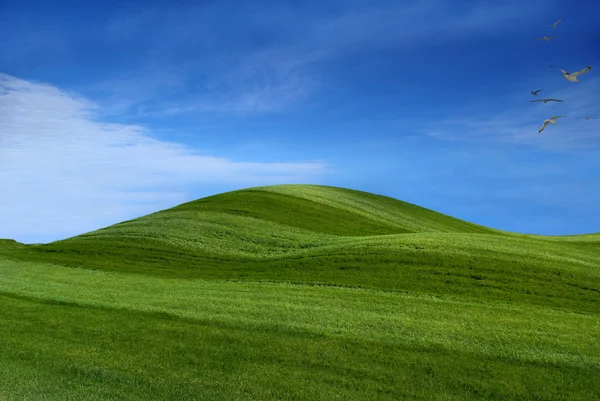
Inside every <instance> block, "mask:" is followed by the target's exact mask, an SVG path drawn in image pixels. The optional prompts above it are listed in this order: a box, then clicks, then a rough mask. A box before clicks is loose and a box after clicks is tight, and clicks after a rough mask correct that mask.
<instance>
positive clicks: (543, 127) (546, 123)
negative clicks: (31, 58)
mask: <svg viewBox="0 0 600 401" xmlns="http://www.w3.org/2000/svg"><path fill="white" fill-rule="evenodd" d="M549 122H550V120H546V121H544V125H542V128H540V130H539V131H538V134H539V133H541V132H542V131H543V130H545V129H546V127H547V126H548V123H549Z"/></svg>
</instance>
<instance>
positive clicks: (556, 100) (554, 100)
mask: <svg viewBox="0 0 600 401" xmlns="http://www.w3.org/2000/svg"><path fill="white" fill-rule="evenodd" d="M546 100H547V101H553V102H562V100H558V99H546Z"/></svg>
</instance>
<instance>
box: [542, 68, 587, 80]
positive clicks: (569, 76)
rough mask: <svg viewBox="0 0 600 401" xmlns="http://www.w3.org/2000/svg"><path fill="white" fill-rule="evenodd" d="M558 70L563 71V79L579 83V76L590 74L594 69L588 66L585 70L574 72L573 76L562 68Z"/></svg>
mask: <svg viewBox="0 0 600 401" xmlns="http://www.w3.org/2000/svg"><path fill="white" fill-rule="evenodd" d="M550 68H556V67H552V66H550ZM556 69H557V70H561V71H562V73H563V78H565V79H566V80H567V81H571V82H579V80H578V79H577V76H579V75H581V74H585V73H586V72H590V70H591V69H592V66H591V65H588V66H587V67H585V68H584V69H583V70H581V71H577V72H574V73H572V74H571V73H570V72H569V71H567V70H563V69H562V68H556Z"/></svg>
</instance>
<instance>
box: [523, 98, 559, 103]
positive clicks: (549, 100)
mask: <svg viewBox="0 0 600 401" xmlns="http://www.w3.org/2000/svg"><path fill="white" fill-rule="evenodd" d="M530 102H533V103H535V102H544V103H548V102H562V100H558V99H536V100H530Z"/></svg>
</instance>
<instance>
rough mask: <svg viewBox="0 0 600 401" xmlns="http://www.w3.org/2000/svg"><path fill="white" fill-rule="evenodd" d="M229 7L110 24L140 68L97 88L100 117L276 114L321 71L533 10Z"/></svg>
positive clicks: (436, 2)
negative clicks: (101, 97) (102, 97)
mask: <svg viewBox="0 0 600 401" xmlns="http://www.w3.org/2000/svg"><path fill="white" fill-rule="evenodd" d="M228 4H229V3H222V2H219V3H209V4H202V5H188V6H182V7H177V8H176V9H174V8H168V9H145V10H144V12H138V10H127V11H126V12H124V13H123V14H122V15H119V16H116V17H114V18H113V19H112V20H111V21H109V22H108V24H107V25H106V27H105V34H106V35H107V36H108V37H109V38H113V39H111V40H114V41H117V40H125V41H126V42H128V41H132V42H133V41H135V43H136V46H137V48H138V49H139V50H138V51H139V52H140V53H143V57H141V60H143V67H135V68H134V69H132V70H131V71H130V72H129V73H126V74H125V75H124V77H123V78H119V79H112V78H107V79H106V80H105V81H104V82H101V83H100V84H99V85H96V88H101V89H102V90H103V91H104V92H105V94H107V95H108V96H107V98H106V101H105V103H106V104H110V105H113V108H112V109H109V108H105V110H106V111H110V110H112V111H114V112H115V113H122V112H129V113H134V114H135V113H137V114H138V115H164V114H167V115H173V114H179V113H188V112H227V111H229V112H235V113H253V112H256V113H264V112H270V111H281V110H285V109H287V108H289V107H293V106H294V105H295V104H297V103H298V102H300V101H302V100H305V99H307V98H309V97H310V96H311V95H313V94H315V93H316V92H318V91H319V90H322V89H324V88H325V87H326V84H327V80H328V77H327V74H326V73H323V70H324V67H326V65H327V63H331V62H344V58H345V57H352V56H355V55H357V54H361V53H365V52H371V51H373V50H375V49H378V50H382V51H388V50H394V51H398V49H403V50H404V51H407V52H410V51H413V50H415V51H422V49H423V47H424V46H425V47H426V46H429V45H439V43H448V42H449V41H452V40H456V39H459V38H461V37H467V36H469V35H475V34H477V33H485V34H486V35H492V34H499V33H501V32H503V31H504V32H505V31H510V30H515V29H518V28H516V26H515V24H514V22H515V21H521V22H522V21H523V20H524V18H526V17H527V15H531V14H532V13H533V12H534V11H536V9H535V7H536V5H537V4H538V2H528V3H527V5H523V3H519V2H514V1H513V2H503V3H502V4H495V3H485V4H482V3H478V5H466V6H464V5H463V6H462V7H460V8H457V7H456V6H455V4H453V3H452V2H449V1H444V0H427V1H411V2H400V3H399V2H392V1H379V2H375V3H367V2H361V1H350V2H344V6H343V7H339V8H337V11H331V10H328V11H327V10H326V8H324V7H320V6H319V7H317V6H314V5H312V6H307V7H305V8H302V7H300V8H296V7H292V6H290V5H284V4H283V3H281V4H278V5H277V6H273V7H271V8H269V11H268V12H264V11H265V9H264V8H262V9H261V10H262V11H261V12H260V13H259V12H257V11H256V9H255V7H254V5H253V4H251V3H245V2H240V3H236V4H235V5H234V4H233V3H231V4H229V5H228ZM332 9H333V10H336V7H332ZM217 21H221V22H220V23H217ZM232 24H235V29H233V25H232ZM240 24H241V26H240ZM123 38H125V39H123ZM142 51H143V52H142ZM124 81H125V82H124ZM199 82H200V83H199ZM175 95H177V96H175ZM103 104H104V102H103Z"/></svg>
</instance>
